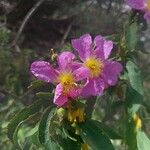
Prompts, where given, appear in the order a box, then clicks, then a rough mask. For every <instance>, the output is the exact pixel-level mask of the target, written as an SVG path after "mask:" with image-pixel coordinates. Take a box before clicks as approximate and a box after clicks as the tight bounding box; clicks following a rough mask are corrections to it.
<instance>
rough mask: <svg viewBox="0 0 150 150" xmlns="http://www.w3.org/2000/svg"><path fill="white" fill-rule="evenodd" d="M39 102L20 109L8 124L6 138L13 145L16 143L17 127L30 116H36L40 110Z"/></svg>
mask: <svg viewBox="0 0 150 150" xmlns="http://www.w3.org/2000/svg"><path fill="white" fill-rule="evenodd" d="M41 106H42V105H41V101H37V102H36V103H34V104H33V105H31V106H29V107H26V108H24V109H22V110H21V111H20V112H19V113H17V114H16V115H15V116H14V117H13V118H12V120H11V121H10V123H9V124H8V132H7V135H8V138H9V139H10V140H11V141H12V142H13V143H14V144H15V143H16V142H17V132H18V129H19V126H20V125H21V123H23V121H25V120H26V119H28V118H29V117H30V116H32V115H34V114H36V113H37V112H39V111H40V109H41Z"/></svg>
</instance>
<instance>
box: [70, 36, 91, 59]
mask: <svg viewBox="0 0 150 150" xmlns="http://www.w3.org/2000/svg"><path fill="white" fill-rule="evenodd" d="M71 43H72V46H73V48H74V49H75V50H76V51H77V52H78V53H79V56H80V59H81V60H82V61H83V60H85V59H86V58H87V57H89V56H90V55H91V51H92V38H91V36H90V35H89V34H85V35H83V36H81V37H80V38H79V39H73V40H72V41H71Z"/></svg>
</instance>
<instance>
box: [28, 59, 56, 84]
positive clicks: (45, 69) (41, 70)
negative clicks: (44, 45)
mask: <svg viewBox="0 0 150 150" xmlns="http://www.w3.org/2000/svg"><path fill="white" fill-rule="evenodd" d="M30 70H31V72H32V73H33V75H34V76H35V77H37V78H38V79H40V80H43V81H45V82H54V81H55V79H56V77H57V72H56V71H55V70H54V68H53V67H52V66H51V65H50V63H48V62H46V61H35V62H33V63H32V64H31V68H30Z"/></svg>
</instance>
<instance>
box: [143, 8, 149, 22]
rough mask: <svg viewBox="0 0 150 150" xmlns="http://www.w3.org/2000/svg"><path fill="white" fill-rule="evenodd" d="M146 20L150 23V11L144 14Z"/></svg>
mask: <svg viewBox="0 0 150 150" xmlns="http://www.w3.org/2000/svg"><path fill="white" fill-rule="evenodd" d="M144 18H145V19H146V21H147V22H148V23H149V22H150V11H148V12H146V13H145V14H144Z"/></svg>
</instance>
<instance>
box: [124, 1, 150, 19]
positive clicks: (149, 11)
mask: <svg viewBox="0 0 150 150" xmlns="http://www.w3.org/2000/svg"><path fill="white" fill-rule="evenodd" d="M125 2H126V3H127V4H128V5H129V6H130V7H131V8H133V9H137V10H142V11H144V12H145V14H144V18H145V19H146V20H147V21H148V22H149V21H150V0H125Z"/></svg>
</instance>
